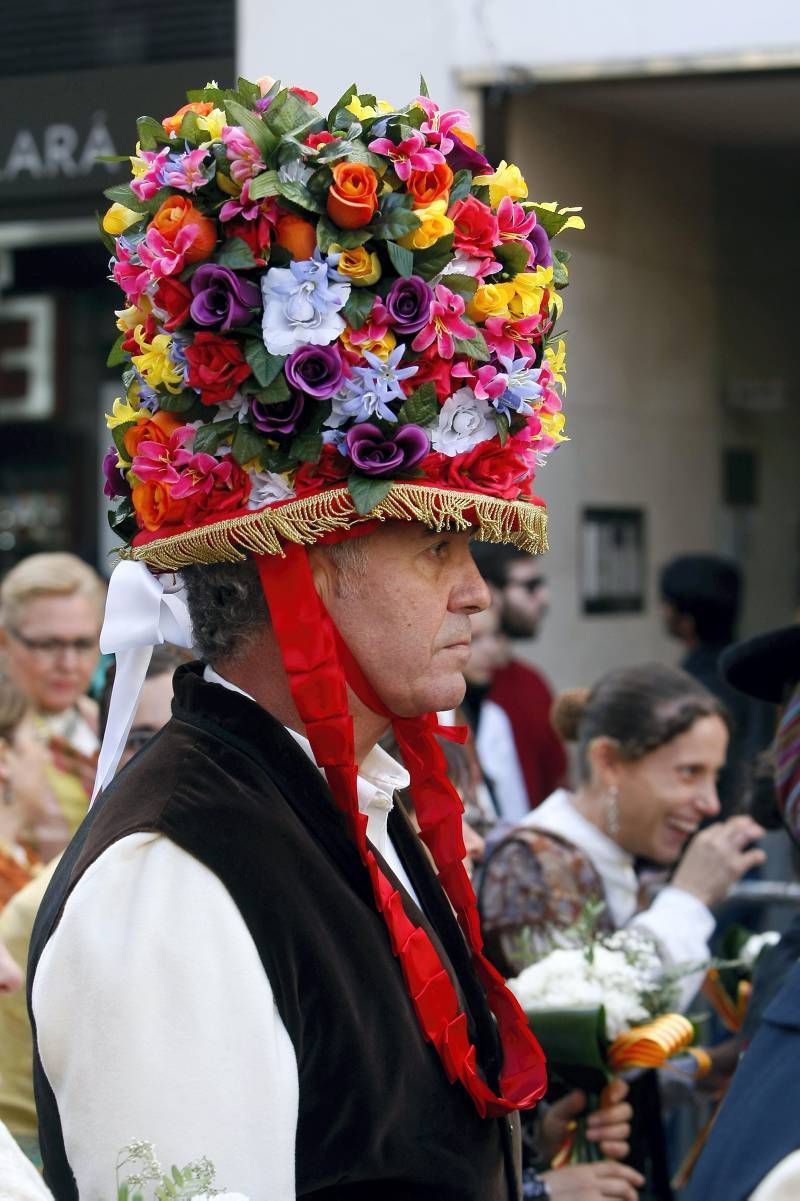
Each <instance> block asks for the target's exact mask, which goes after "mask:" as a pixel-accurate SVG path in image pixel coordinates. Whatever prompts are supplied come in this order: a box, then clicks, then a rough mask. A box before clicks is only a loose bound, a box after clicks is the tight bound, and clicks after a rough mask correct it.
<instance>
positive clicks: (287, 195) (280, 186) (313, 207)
mask: <svg viewBox="0 0 800 1201" xmlns="http://www.w3.org/2000/svg"><path fill="white" fill-rule="evenodd" d="M276 186H277V192H278V195H279V196H282V197H283V199H284V200H288V201H289V203H290V204H293V205H296V206H297V207H298V208H300V209H301V210H304V211H305V212H306V213H321V212H322V205H321V204H320V203H319V201H318V200H317V199H316V197H315V196H313V195H312V194H311V192H310V191H309V189H308V188H307V187H306V185H305V184H304V183H300V182H299V181H298V180H296V179H278V182H277V185H276Z"/></svg>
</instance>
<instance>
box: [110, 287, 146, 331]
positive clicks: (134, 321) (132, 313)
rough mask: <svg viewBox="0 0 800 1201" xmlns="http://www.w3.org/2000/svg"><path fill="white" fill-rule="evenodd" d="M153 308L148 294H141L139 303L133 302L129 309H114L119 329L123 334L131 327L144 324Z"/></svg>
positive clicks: (134, 327)
mask: <svg viewBox="0 0 800 1201" xmlns="http://www.w3.org/2000/svg"><path fill="white" fill-rule="evenodd" d="M151 309H152V305H151V303H150V298H149V297H148V296H141V297H140V299H139V303H138V305H136V304H132V305H131V306H130V307H129V308H127V309H114V316H115V317H116V319H117V329H118V330H119V332H120V333H121V334H125V333H127V332H128V330H129V329H136V326H137V325H144V323H145V321H146V320H147V318H148V316H149V314H150V311H151Z"/></svg>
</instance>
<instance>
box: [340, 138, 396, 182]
mask: <svg viewBox="0 0 800 1201" xmlns="http://www.w3.org/2000/svg"><path fill="white" fill-rule="evenodd" d="M342 154H346V155H347V161H348V162H350V163H363V165H364V166H365V167H372V170H373V171H376V172H377V173H378V174H379V175H382V174H383V172H384V171H385V170H386V159H385V158H381V156H380V155H379V154H373V153H372V151H371V150H368V149H367V145H366V142H362V141H361V140H360V138H352V139H348V141H347V142H344V143H343V144H342V152H341V154H340V155H339V156H338V157H340V158H341V157H342Z"/></svg>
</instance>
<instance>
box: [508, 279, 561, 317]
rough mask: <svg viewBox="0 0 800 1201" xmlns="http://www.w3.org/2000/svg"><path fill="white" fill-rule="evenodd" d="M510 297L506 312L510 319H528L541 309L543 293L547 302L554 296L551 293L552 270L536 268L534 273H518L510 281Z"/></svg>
mask: <svg viewBox="0 0 800 1201" xmlns="http://www.w3.org/2000/svg"><path fill="white" fill-rule="evenodd" d="M510 283H511V288H512V296H511V299H510V300H509V302H508V310H509V312H510V313H511V316H512V317H530V316H531V314H533V313H538V312H539V310H540V309H541V307H542V300H543V299H544V298H545V293H547V294H548V296H547V301H548V303H549V301H550V299H552V298H553V297H554V296H555V293H554V292H552V286H553V268H552V267H537V268H536V270H535V271H520V272H519V274H518V275H515V276H514V278H513V279H512V280H511V281H510Z"/></svg>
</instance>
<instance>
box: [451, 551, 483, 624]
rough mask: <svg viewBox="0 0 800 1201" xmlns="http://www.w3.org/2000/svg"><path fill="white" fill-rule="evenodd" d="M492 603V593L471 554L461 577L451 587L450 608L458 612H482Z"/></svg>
mask: <svg viewBox="0 0 800 1201" xmlns="http://www.w3.org/2000/svg"><path fill="white" fill-rule="evenodd" d="M491 603H492V594H491V592H490V591H489V586H488V584H487V583H486V581H485V580H484V578H483V576H482V575H481V573H480V572H479V571H478V568H477V567H476V565H475V561H474V559H473V558H472V556H471V555H470V556H469V562H468V563H467V564H465V567H464V573H463V578H462V579H461V580H460V581H459V583H458V585H457V587H455V588H454V589H453V592H452V593H451V597H450V608H451V609H452V610H454V611H456V612H458V613H483V611H484V609H488V608H489V606H490V605H491Z"/></svg>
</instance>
